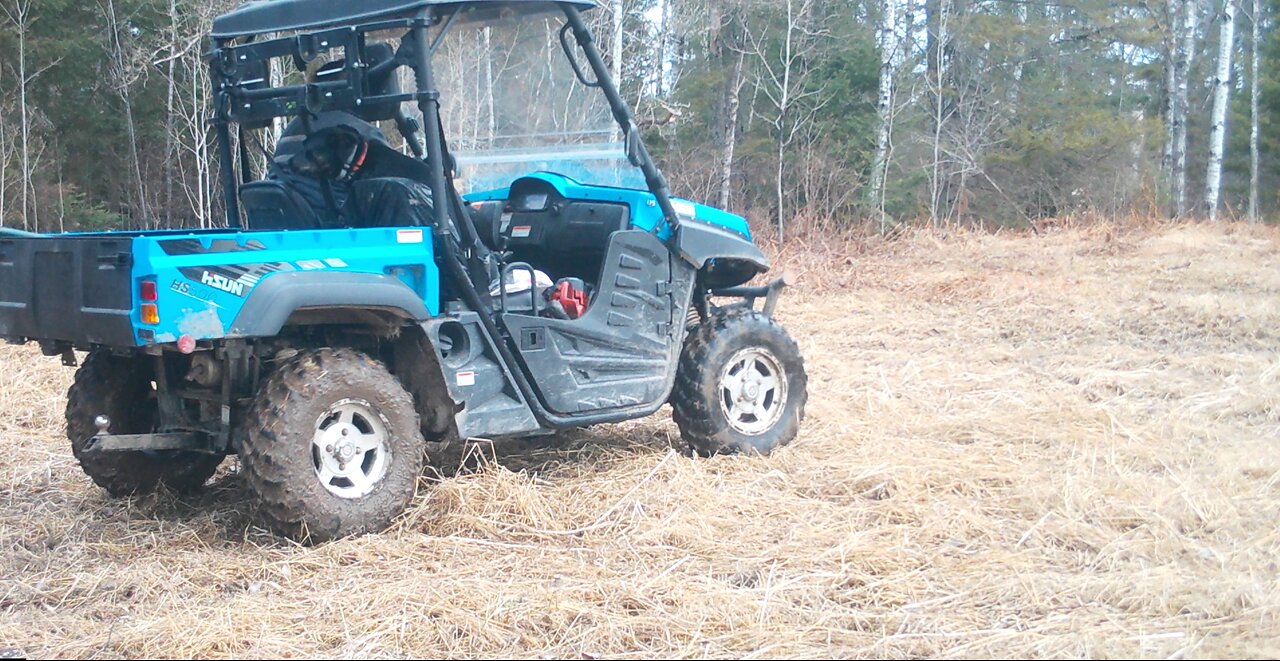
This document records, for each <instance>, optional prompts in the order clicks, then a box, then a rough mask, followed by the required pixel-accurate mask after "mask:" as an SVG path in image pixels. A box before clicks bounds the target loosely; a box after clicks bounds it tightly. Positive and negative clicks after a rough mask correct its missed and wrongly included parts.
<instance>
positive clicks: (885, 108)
mask: <svg viewBox="0 0 1280 661" xmlns="http://www.w3.org/2000/svg"><path fill="white" fill-rule="evenodd" d="M897 23H898V0H886V1H885V3H884V16H882V17H881V21H880V98H879V102H878V104H877V114H878V115H879V122H880V135H879V139H878V140H877V141H876V155H875V159H874V160H873V161H872V167H871V202H872V203H873V204H875V205H876V209H878V210H879V212H880V231H881V232H882V233H883V232H885V231H886V230H887V229H888V228H887V227H886V225H887V222H888V221H887V219H886V218H885V215H884V186H885V179H886V178H887V173H888V170H889V140H890V138H891V137H892V135H891V132H892V130H893V118H892V114H893V78H894V74H895V73H896V72H895V70H894V69H895V68H894V54H895V53H896V52H897V44H896V43H894V42H895V36H896V31H897Z"/></svg>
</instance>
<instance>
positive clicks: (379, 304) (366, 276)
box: [230, 271, 431, 337]
mask: <svg viewBox="0 0 1280 661" xmlns="http://www.w3.org/2000/svg"><path fill="white" fill-rule="evenodd" d="M307 310H351V311H352V315H353V321H358V320H359V318H360V314H358V313H359V312H360V311H377V312H380V313H384V314H389V315H391V316H393V317H399V318H402V319H404V320H406V321H418V322H420V321H424V320H426V319H429V318H430V317H431V313H430V312H429V311H428V310H427V306H426V304H425V303H424V302H423V300H422V299H421V298H419V297H418V295H417V294H416V293H415V292H414V291H413V289H411V288H410V287H409V286H408V285H406V284H405V283H404V282H402V281H401V280H399V279H398V278H395V277H392V276H389V275H379V274H376V273H345V272H332V271H329V272H321V271H295V272H289V273H277V274H275V275H273V276H272V277H270V278H267V279H265V280H263V281H262V283H261V284H260V285H258V287H257V288H256V289H254V290H253V293H252V294H250V295H249V298H248V300H246V301H245V303H244V307H242V308H241V309H240V312H239V314H237V315H236V318H235V321H233V322H232V323H231V332H230V335H231V336H233V337H275V336H276V335H278V334H279V333H280V330H281V329H283V328H284V327H285V325H286V324H287V323H288V322H289V319H290V317H293V316H294V314H295V313H297V312H299V311H307Z"/></svg>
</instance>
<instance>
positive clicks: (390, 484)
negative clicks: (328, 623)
mask: <svg viewBox="0 0 1280 661" xmlns="http://www.w3.org/2000/svg"><path fill="white" fill-rule="evenodd" d="M249 420H250V421H251V422H250V424H249V425H248V426H249V429H248V432H247V434H246V435H245V437H244V445H243V448H242V452H241V462H242V463H243V466H244V472H245V476H246V478H247V480H248V482H249V485H250V486H251V487H252V488H253V490H254V491H255V492H256V493H257V495H258V498H259V500H260V502H261V513H262V516H263V518H264V519H265V520H266V523H267V524H268V525H269V526H270V528H271V529H272V530H274V531H275V532H277V533H279V534H282V535H285V536H288V537H291V538H293V539H297V540H300V541H305V542H311V543H319V542H325V541H329V540H333V539H338V538H341V537H347V536H350V535H359V534H363V533H369V532H381V531H382V530H385V529H386V528H387V527H388V526H390V525H391V523H392V521H393V520H394V519H395V518H396V517H397V516H399V515H400V513H401V512H403V511H404V509H405V507H406V506H407V505H408V503H409V501H410V500H411V499H412V498H413V495H414V492H415V490H416V488H417V484H418V478H419V477H420V475H421V473H422V469H423V466H424V463H425V461H426V442H425V441H424V440H423V437H422V432H421V430H420V428H419V424H418V412H417V409H416V408H415V407H414V404H413V398H412V397H411V396H410V395H409V393H408V392H406V391H405V389H404V387H403V386H402V385H401V384H400V382H399V381H398V380H397V379H396V378H395V377H394V376H392V375H391V373H390V372H388V371H387V368H386V367H385V366H383V365H382V364H381V363H378V362H376V361H374V360H373V359H372V358H370V357H369V356H367V355H365V354H363V353H360V352H358V351H353V350H350V349H319V350H313V351H304V352H302V353H300V354H298V355H297V356H294V357H293V358H291V359H289V360H288V361H286V362H285V363H284V364H283V365H281V366H280V367H279V368H278V369H277V370H276V371H275V372H273V373H272V374H271V376H270V377H268V378H267V379H266V381H265V382H264V383H263V385H262V387H261V389H260V390H259V392H258V395H257V397H256V399H255V401H254V404H253V407H252V410H251V412H250V413H249Z"/></svg>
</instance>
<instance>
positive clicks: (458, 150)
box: [434, 17, 646, 193]
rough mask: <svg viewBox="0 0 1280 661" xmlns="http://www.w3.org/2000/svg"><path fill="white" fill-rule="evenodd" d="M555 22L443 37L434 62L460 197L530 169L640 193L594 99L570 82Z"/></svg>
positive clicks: (599, 98)
mask: <svg viewBox="0 0 1280 661" xmlns="http://www.w3.org/2000/svg"><path fill="white" fill-rule="evenodd" d="M562 25H563V21H562V19H559V18H558V17H534V18H525V19H524V20H522V21H521V22H518V23H517V22H514V21H508V22H502V23H495V24H490V25H488V26H484V27H478V28H476V27H469V28H459V29H457V30H455V31H454V34H451V35H449V36H448V37H446V38H445V43H444V45H443V46H442V47H441V49H440V51H439V52H438V53H437V54H436V57H435V60H434V63H435V71H436V76H437V78H438V83H439V87H440V89H441V90H442V92H443V93H442V98H441V115H442V118H443V121H444V123H445V135H446V136H447V137H448V139H449V148H450V150H451V151H452V153H453V155H454V156H455V157H456V158H457V160H458V169H459V182H458V184H459V188H460V189H461V192H463V193H468V192H475V191H485V190H492V189H498V188H505V187H507V186H509V185H510V184H511V182H512V181H513V180H515V179H517V178H519V177H521V176H523V175H526V174H529V173H532V172H538V171H549V172H555V173H558V174H562V175H565V176H568V177H572V178H573V179H576V180H578V181H580V182H582V183H586V184H597V185H604V186H621V187H625V188H635V189H644V188H646V186H645V181H644V176H643V174H642V173H641V172H640V170H639V169H637V168H635V167H633V166H632V165H631V164H630V163H628V162H627V158H626V151H625V148H624V144H623V138H622V133H621V131H620V130H619V129H618V126H617V124H616V123H615V122H614V121H613V117H612V115H611V114H610V112H609V105H608V102H607V100H606V99H605V96H604V93H603V92H601V91H600V90H598V89H595V88H590V87H587V86H585V85H583V84H582V83H580V82H579V81H578V80H577V78H576V77H575V76H574V72H573V68H572V66H571V65H570V63H569V61H568V59H567V58H566V57H565V54H564V52H563V51H562V50H561V47H560V36H559V32H560V27H561V26H562ZM570 43H572V36H570ZM583 61H584V68H585V58H583Z"/></svg>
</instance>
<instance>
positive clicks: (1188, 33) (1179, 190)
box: [1170, 0, 1200, 217]
mask: <svg viewBox="0 0 1280 661" xmlns="http://www.w3.org/2000/svg"><path fill="white" fill-rule="evenodd" d="M1199 14H1200V0H1186V1H1185V2H1184V3H1183V14H1182V29H1181V30H1180V34H1179V36H1180V37H1181V41H1182V46H1181V48H1179V49H1178V50H1177V51H1176V52H1177V55H1176V57H1175V59H1174V80H1175V83H1176V84H1175V86H1174V103H1173V110H1174V112H1173V119H1172V121H1171V122H1170V124H1171V126H1172V130H1173V207H1174V215H1175V216H1177V217H1182V216H1185V215H1186V214H1187V117H1188V114H1189V110H1190V102H1189V100H1188V92H1187V85H1188V81H1189V79H1190V75H1191V65H1192V63H1194V61H1195V55H1196V23H1197V20H1196V19H1197V18H1198V16H1199ZM1175 41H1177V39H1175Z"/></svg>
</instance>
